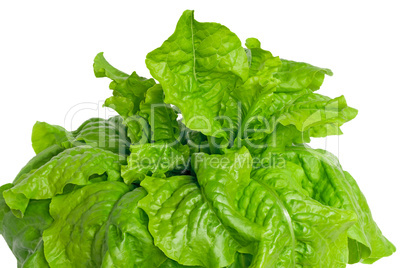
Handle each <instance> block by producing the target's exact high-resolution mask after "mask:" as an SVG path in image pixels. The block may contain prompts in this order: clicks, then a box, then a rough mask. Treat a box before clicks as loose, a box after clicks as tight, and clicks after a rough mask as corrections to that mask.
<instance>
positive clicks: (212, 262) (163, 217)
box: [139, 176, 240, 268]
mask: <svg viewBox="0 0 402 268" xmlns="http://www.w3.org/2000/svg"><path fill="white" fill-rule="evenodd" d="M141 186H143V187H144V188H145V189H146V190H147V192H148V195H147V196H146V197H145V198H144V199H142V200H141V201H140V202H139V207H140V208H142V209H143V210H144V211H145V212H146V213H147V214H148V217H149V225H148V229H149V231H150V233H151V234H152V236H153V238H154V243H155V245H156V246H157V247H158V248H160V249H161V250H162V251H163V252H164V253H165V254H166V256H168V257H169V258H171V259H173V260H175V261H177V262H178V263H180V264H184V265H188V266H191V265H195V266H204V267H211V268H212V267H224V266H227V265H229V264H231V263H232V262H233V261H234V254H235V253H236V250H237V249H238V248H239V247H240V245H239V244H238V243H237V242H236V241H235V240H234V239H233V238H232V237H231V235H230V233H229V232H228V231H227V230H226V228H225V226H224V225H223V224H222V223H221V222H220V221H219V218H218V217H217V216H216V215H215V213H214V211H213V210H212V209H211V208H210V205H209V204H208V203H207V202H206V200H205V199H204V198H203V195H202V193H201V189H200V188H199V186H198V184H197V181H196V180H195V178H193V177H191V176H174V177H170V178H158V177H146V178H145V180H143V181H142V183H141Z"/></svg>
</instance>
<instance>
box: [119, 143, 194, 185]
mask: <svg viewBox="0 0 402 268" xmlns="http://www.w3.org/2000/svg"><path fill="white" fill-rule="evenodd" d="M189 154H190V152H189V149H188V147H187V146H185V145H184V146H182V145H180V146H176V147H171V146H170V145H169V144H167V143H149V144H144V145H134V146H131V154H130V156H129V157H128V159H127V162H128V164H127V166H122V177H123V178H124V181H125V182H126V183H127V184H130V183H132V182H139V181H142V180H143V179H144V178H145V176H146V175H151V174H155V175H161V174H164V173H166V172H168V171H173V170H184V169H186V168H187V165H188V159H189Z"/></svg>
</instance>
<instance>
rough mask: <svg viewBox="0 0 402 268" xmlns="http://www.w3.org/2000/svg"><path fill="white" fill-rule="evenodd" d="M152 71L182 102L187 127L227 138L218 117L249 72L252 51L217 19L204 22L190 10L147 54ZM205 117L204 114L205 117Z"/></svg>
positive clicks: (171, 98) (172, 99) (170, 99)
mask: <svg viewBox="0 0 402 268" xmlns="http://www.w3.org/2000/svg"><path fill="white" fill-rule="evenodd" d="M146 64H147V67H148V69H149V70H150V72H151V74H152V76H153V77H154V78H156V79H157V80H158V81H159V82H160V83H161V85H162V87H163V89H164V91H165V95H166V98H165V102H167V103H171V104H174V105H175V106H177V107H178V108H179V109H180V110H181V112H182V114H183V118H184V123H185V124H186V126H187V127H188V128H190V129H193V130H199V131H201V132H203V133H204V134H206V135H214V136H217V137H225V136H226V134H225V132H222V131H221V128H222V126H221V125H220V123H219V122H218V121H217V120H216V119H217V116H219V115H220V109H221V105H224V104H225V102H226V101H227V100H225V99H224V98H227V97H228V96H229V95H228V94H227V93H228V92H230V91H231V90H232V89H233V88H234V87H235V86H236V84H237V83H239V82H241V81H242V80H246V79H247V76H248V64H247V56H246V53H245V52H244V49H243V48H242V46H241V42H240V40H239V39H238V38H237V36H236V35H235V34H234V33H232V32H231V31H229V29H228V28H226V27H225V26H222V25H220V24H218V23H199V22H197V21H196V20H194V12H193V11H189V10H188V11H185V12H184V13H183V15H182V16H181V18H180V20H179V22H178V23H177V26H176V30H175V32H174V33H173V35H172V36H170V37H169V38H168V39H167V40H166V41H165V42H164V43H163V44H162V46H161V47H160V48H158V49H156V50H154V51H152V52H150V53H149V54H148V55H147V59H146ZM200 118H202V119H200Z"/></svg>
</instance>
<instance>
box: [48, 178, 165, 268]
mask: <svg viewBox="0 0 402 268" xmlns="http://www.w3.org/2000/svg"><path fill="white" fill-rule="evenodd" d="M128 190H129V189H128V187H127V186H126V185H125V184H123V183H121V182H101V183H97V184H92V185H88V186H86V187H83V188H80V189H78V190H76V191H74V192H72V193H70V194H67V195H61V196H57V197H55V198H53V201H52V203H51V205H50V215H51V216H52V217H53V218H54V223H53V224H52V226H51V227H50V228H48V229H47V230H46V231H45V232H44V234H43V240H44V245H45V255H46V258H47V259H48V261H49V264H50V266H52V267H76V266H77V264H79V265H81V266H82V267H101V266H102V267H123V266H127V267H158V266H159V265H160V264H161V263H162V262H163V261H164V260H165V259H166V257H165V256H164V255H163V254H162V252H161V251H160V250H159V249H158V248H156V247H155V246H154V245H153V243H152V237H151V236H150V234H149V233H148V231H147V228H146V224H147V217H146V215H145V214H144V212H143V211H142V210H140V209H138V208H137V202H138V200H140V199H141V198H142V197H143V196H144V195H145V194H146V193H145V191H144V190H142V189H136V190H134V191H133V192H128ZM88 217H89V218H88Z"/></svg>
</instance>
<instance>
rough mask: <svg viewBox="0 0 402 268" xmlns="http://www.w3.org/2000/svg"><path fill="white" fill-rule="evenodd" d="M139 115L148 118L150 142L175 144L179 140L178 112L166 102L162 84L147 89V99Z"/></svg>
mask: <svg viewBox="0 0 402 268" xmlns="http://www.w3.org/2000/svg"><path fill="white" fill-rule="evenodd" d="M139 115H140V116H142V117H144V118H145V119H147V120H148V123H149V125H150V127H151V137H150V138H151V139H150V142H172V145H174V143H175V142H176V141H178V140H179V138H180V137H179V135H180V127H179V123H178V121H177V120H176V118H177V113H176V111H175V110H174V109H173V108H172V107H171V106H170V105H169V104H166V103H164V94H163V90H162V87H161V85H159V84H157V85H154V86H153V87H151V88H150V89H149V90H148V91H147V93H146V97H145V100H144V101H143V102H142V103H141V104H140V112H139Z"/></svg>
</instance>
